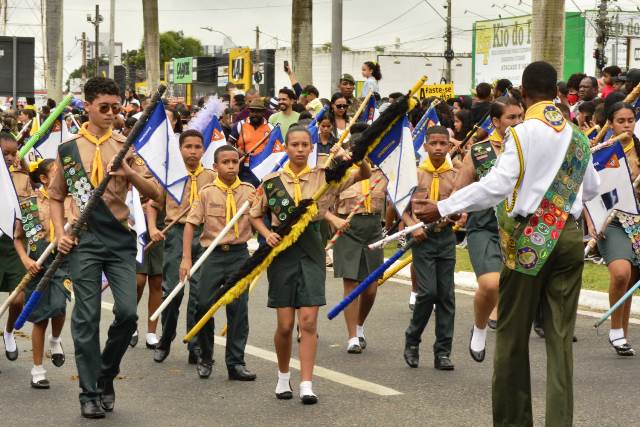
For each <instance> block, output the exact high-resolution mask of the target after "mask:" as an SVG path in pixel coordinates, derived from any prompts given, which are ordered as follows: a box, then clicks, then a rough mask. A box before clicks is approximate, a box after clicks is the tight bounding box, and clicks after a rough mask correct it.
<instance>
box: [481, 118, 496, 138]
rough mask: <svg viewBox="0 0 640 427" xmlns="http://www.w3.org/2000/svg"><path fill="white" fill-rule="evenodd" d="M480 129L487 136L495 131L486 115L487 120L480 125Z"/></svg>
mask: <svg viewBox="0 0 640 427" xmlns="http://www.w3.org/2000/svg"><path fill="white" fill-rule="evenodd" d="M480 128H482V129H484V131H485V132H487V135H491V132H493V131H494V129H495V127H494V126H493V122H492V121H491V116H489V115H487V118H486V119H484V121H483V122H482V123H480Z"/></svg>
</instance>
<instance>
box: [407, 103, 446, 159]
mask: <svg viewBox="0 0 640 427" xmlns="http://www.w3.org/2000/svg"><path fill="white" fill-rule="evenodd" d="M439 125H440V118H439V117H438V112H437V111H436V109H435V106H431V107H429V108H428V109H427V111H426V112H425V113H424V115H423V116H422V118H421V119H420V121H419V122H418V124H417V125H416V127H415V128H414V129H413V132H412V133H411V135H412V137H413V151H414V152H415V153H416V154H417V153H419V152H421V150H423V148H422V144H424V137H425V134H426V133H427V129H428V128H430V127H432V126H439Z"/></svg>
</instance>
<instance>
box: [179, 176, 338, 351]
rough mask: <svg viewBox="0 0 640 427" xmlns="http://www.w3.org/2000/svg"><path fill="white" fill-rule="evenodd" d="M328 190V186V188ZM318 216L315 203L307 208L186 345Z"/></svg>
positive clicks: (190, 334) (204, 318) (211, 311)
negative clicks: (287, 232) (289, 230)
mask: <svg viewBox="0 0 640 427" xmlns="http://www.w3.org/2000/svg"><path fill="white" fill-rule="evenodd" d="M327 188H328V186H327ZM325 191H326V190H325ZM316 215H318V206H317V205H316V204H315V203H313V204H312V205H310V206H309V207H308V208H307V212H305V213H304V214H303V215H302V216H301V217H300V219H299V220H298V221H297V222H296V223H295V224H294V225H293V226H292V227H291V232H290V233H289V234H287V235H286V236H284V237H283V238H282V240H281V241H280V243H279V244H278V246H276V247H275V248H273V249H272V250H271V252H270V253H269V255H268V256H267V257H266V258H265V259H264V260H263V261H262V262H261V263H260V264H259V265H258V266H257V267H256V268H254V269H253V271H251V273H249V274H247V275H246V276H245V277H244V278H242V279H241V280H240V281H238V283H236V284H235V285H234V286H233V287H232V288H231V289H229V290H228V291H227V293H225V294H224V295H223V296H222V298H220V299H219V300H218V301H216V303H215V304H213V305H212V306H211V308H210V309H209V310H208V311H207V313H206V314H205V315H204V316H202V318H201V319H200V320H199V321H198V323H196V324H195V325H194V326H193V328H191V330H190V331H189V332H188V333H187V335H185V337H184V338H183V339H182V340H183V341H184V342H185V343H187V342H189V341H191V340H192V339H193V337H195V336H196V334H197V333H198V332H200V329H202V328H203V327H204V325H205V324H206V323H207V322H208V321H209V319H211V318H212V317H213V315H214V314H216V311H218V309H219V308H220V307H222V306H223V305H226V304H229V303H230V302H232V301H233V300H234V299H236V298H238V297H239V296H240V295H242V293H243V292H244V291H245V290H246V289H247V288H248V287H249V285H250V284H251V282H252V281H253V280H254V279H256V278H257V277H258V276H259V275H260V274H261V273H262V272H263V271H264V270H266V269H267V267H269V265H271V263H272V262H273V260H274V259H275V258H276V257H277V256H278V255H279V254H280V253H282V252H283V251H285V250H286V249H288V248H289V247H291V245H293V244H294V243H295V242H296V241H297V240H298V238H299V237H300V236H301V235H302V233H304V230H306V228H307V226H308V225H309V223H310V222H311V220H312V219H313V218H314V217H315V216H316Z"/></svg>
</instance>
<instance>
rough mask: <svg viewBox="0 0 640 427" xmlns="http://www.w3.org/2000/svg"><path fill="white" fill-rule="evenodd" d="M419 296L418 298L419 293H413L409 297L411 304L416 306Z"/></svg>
mask: <svg viewBox="0 0 640 427" xmlns="http://www.w3.org/2000/svg"><path fill="white" fill-rule="evenodd" d="M417 296H418V293H417V292H413V291H411V295H409V304H415V303H416V297H417Z"/></svg>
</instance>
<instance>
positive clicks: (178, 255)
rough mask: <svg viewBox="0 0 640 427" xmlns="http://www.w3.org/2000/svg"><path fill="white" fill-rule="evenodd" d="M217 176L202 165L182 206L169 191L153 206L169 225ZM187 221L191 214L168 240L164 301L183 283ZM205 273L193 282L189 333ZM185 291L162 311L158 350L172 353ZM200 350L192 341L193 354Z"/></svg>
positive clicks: (196, 251) (194, 248)
mask: <svg viewBox="0 0 640 427" xmlns="http://www.w3.org/2000/svg"><path fill="white" fill-rule="evenodd" d="M215 177H216V173H215V172H214V171H212V170H211V169H205V168H204V167H203V166H202V165H200V166H199V167H198V168H197V169H196V170H195V171H194V172H193V173H190V174H189V179H188V182H187V185H186V186H185V187H184V192H183V194H182V198H181V199H180V203H179V204H178V203H177V202H176V201H175V200H174V199H173V197H171V196H169V195H168V194H167V193H166V192H163V193H162V196H161V198H160V199H159V200H158V201H154V202H153V203H152V206H153V208H154V209H156V210H157V211H162V210H164V211H165V218H164V221H165V224H166V225H168V224H169V223H171V222H172V221H173V220H174V219H175V218H177V217H178V216H179V215H180V213H182V212H183V211H184V210H185V209H187V208H188V207H189V205H191V204H193V202H195V201H196V200H198V197H199V196H198V192H199V191H200V190H201V189H202V188H203V187H204V186H205V185H208V184H211V183H212V182H213V180H214V179H215ZM186 222H187V215H184V216H183V217H182V218H180V219H179V220H178V222H177V223H176V224H175V225H174V226H173V227H171V229H170V230H169V231H168V232H167V234H166V236H165V240H164V260H163V267H162V273H163V280H162V294H163V299H164V298H166V297H167V295H169V294H170V293H171V291H172V290H173V289H174V288H175V287H176V285H177V284H178V282H180V275H179V269H180V260H182V242H183V240H182V236H183V234H184V224H185V223H186ZM201 232H202V227H198V228H197V229H196V230H195V232H194V235H193V242H192V244H191V258H192V261H193V262H194V263H195V262H196V260H197V259H198V257H199V256H200V253H201V252H200V245H198V240H197V239H198V237H200V233H201ZM200 275H201V271H198V273H196V274H195V275H194V276H193V277H191V278H190V279H189V303H188V305H187V331H189V330H190V329H191V328H192V327H193V325H195V323H196V320H197V319H196V317H195V316H196V296H197V295H198V282H199V280H200ZM183 295H184V290H183V291H180V293H179V294H178V295H177V296H176V297H175V298H174V299H173V300H172V301H171V303H170V304H169V305H168V306H167V308H166V309H165V310H164V311H163V312H162V319H161V320H162V337H161V338H160V342H159V343H158V348H160V349H163V350H168V349H169V348H170V347H171V342H172V341H173V339H174V338H175V336H176V328H177V326H178V317H179V315H180V304H181V303H182V297H183ZM196 347H197V343H196V342H195V341H191V342H190V343H189V344H188V348H189V351H194V350H195V348H196Z"/></svg>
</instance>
